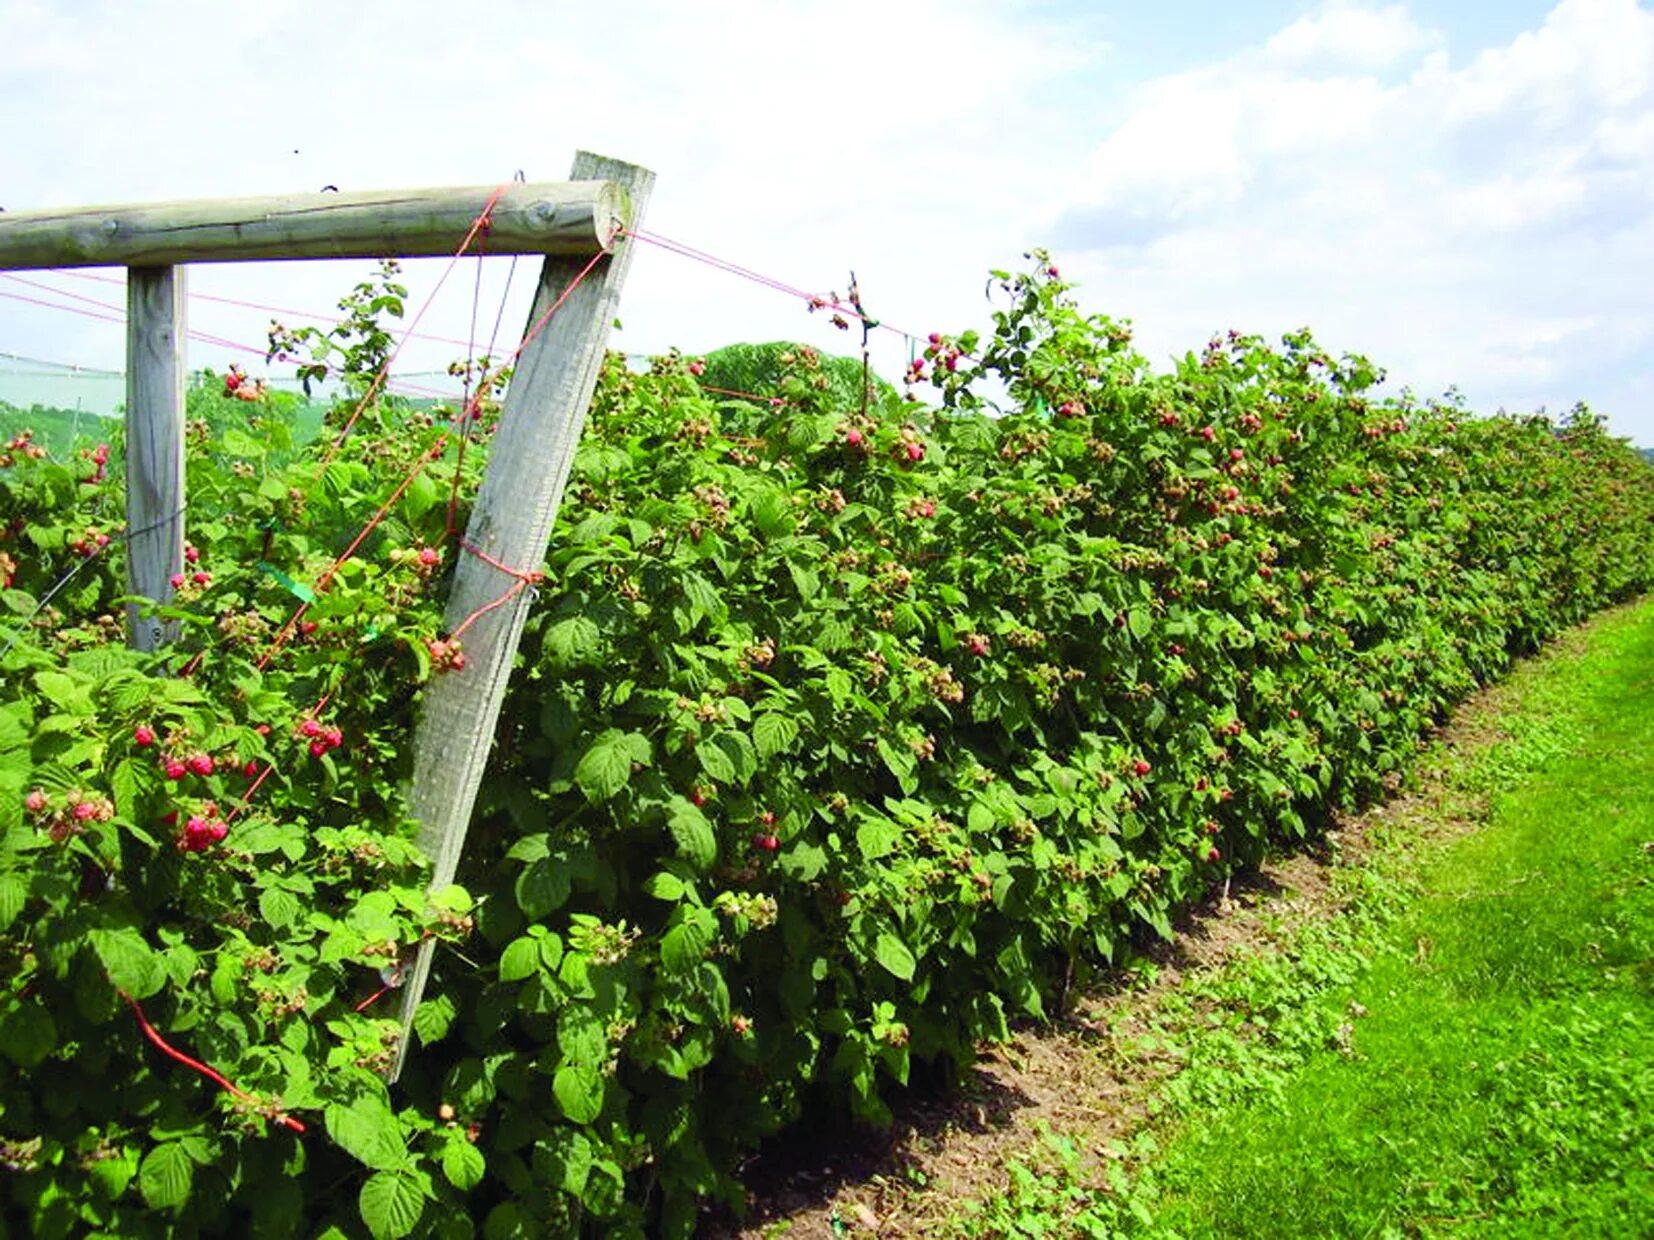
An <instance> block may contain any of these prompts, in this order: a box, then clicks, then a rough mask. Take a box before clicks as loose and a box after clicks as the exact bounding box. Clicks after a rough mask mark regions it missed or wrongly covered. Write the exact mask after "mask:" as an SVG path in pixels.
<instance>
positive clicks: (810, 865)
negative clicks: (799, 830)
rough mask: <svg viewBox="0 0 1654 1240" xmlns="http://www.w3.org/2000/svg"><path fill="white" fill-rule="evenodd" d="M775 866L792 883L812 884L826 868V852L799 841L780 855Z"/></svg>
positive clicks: (818, 847)
mask: <svg viewBox="0 0 1654 1240" xmlns="http://www.w3.org/2000/svg"><path fill="white" fill-rule="evenodd" d="M777 866H778V868H779V869H780V870H781V872H782V873H783V874H785V875H786V876H787V877H788V878H790V879H792V880H793V881H794V882H799V883H813V882H814V881H815V880H816V879H817V878H819V877H820V876H821V873H822V871H824V870H825V869H826V868H827V850H826V849H824V848H822V847H821V846H820V845H819V844H810V843H806V842H805V841H803V840H800V841H799V842H798V843H796V844H793V845H792V846H791V847H789V848H788V849H787V851H786V852H784V853H782V854H781V859H780V861H779V862H777Z"/></svg>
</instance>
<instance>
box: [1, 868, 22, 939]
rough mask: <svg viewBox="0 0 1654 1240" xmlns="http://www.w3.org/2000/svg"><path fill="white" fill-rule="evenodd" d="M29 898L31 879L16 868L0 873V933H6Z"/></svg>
mask: <svg viewBox="0 0 1654 1240" xmlns="http://www.w3.org/2000/svg"><path fill="white" fill-rule="evenodd" d="M28 900H29V880H28V879H26V878H24V877H23V875H21V874H19V873H18V872H17V871H16V870H6V871H5V872H3V873H0V934H3V933H5V931H6V930H8V929H9V928H10V927H11V924H12V922H14V921H16V920H17V915H18V914H19V913H21V912H22V911H23V906H24V905H25V904H27V903H28Z"/></svg>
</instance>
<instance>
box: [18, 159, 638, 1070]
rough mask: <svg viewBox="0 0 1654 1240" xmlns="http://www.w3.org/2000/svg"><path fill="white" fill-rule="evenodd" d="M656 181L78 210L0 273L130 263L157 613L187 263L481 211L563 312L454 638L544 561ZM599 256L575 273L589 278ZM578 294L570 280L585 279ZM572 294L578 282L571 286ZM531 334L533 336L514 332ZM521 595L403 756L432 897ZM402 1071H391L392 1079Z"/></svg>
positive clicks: (179, 526) (148, 635) (175, 524)
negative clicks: (630, 238)
mask: <svg viewBox="0 0 1654 1240" xmlns="http://www.w3.org/2000/svg"><path fill="white" fill-rule="evenodd" d="M654 179H655V178H654V174H653V173H651V172H649V171H647V170H645V169H643V168H639V167H637V166H635V165H632V164H627V163H622V162H620V161H618V160H612V159H606V158H604V157H602V156H599V155H593V154H591V153H589V152H585V151H582V152H579V153H578V154H577V155H576V156H575V159H574V167H573V170H572V171H571V172H570V174H569V180H568V181H566V182H552V183H542V184H530V185H521V184H516V185H511V186H508V187H506V188H505V189H504V190H501V191H496V190H493V189H491V188H488V187H481V188H470V189H428V190H408V191H400V192H374V193H355V194H309V195H298V196H289V197H281V198H234V199H217V200H211V201H205V202H190V203H162V204H155V205H149V206H125V207H85V208H77V209H75V210H70V211H33V212H21V213H15V214H14V213H6V214H3V215H0V271H6V270H28V269H39V268H50V267H86V266H120V265H124V266H126V267H127V278H128V285H127V288H128V292H127V307H128V308H127V404H126V430H127V453H126V470H127V530H128V531H129V538H128V543H127V565H128V581H129V584H130V586H131V590H132V593H134V594H137V595H141V596H143V597H145V598H151V599H156V600H159V601H163V602H164V601H166V600H168V599H170V598H171V597H172V585H171V579H172V576H173V574H175V573H178V572H181V571H182V570H183V566H184V507H185V495H184V342H185V340H186V338H187V335H188V332H187V327H186V322H187V320H186V311H185V300H186V297H185V289H186V284H185V279H186V273H185V271H184V269H183V267H182V266H181V265H182V264H189V263H206V262H245V261H249V260H255V261H257V260H272V261H273V260H285V259H317V258H409V257H421V256H448V255H451V254H452V253H453V251H454V248H455V246H456V245H457V243H458V241H459V239H460V238H462V237H464V236H465V234H466V233H467V232H468V231H469V230H470V228H471V225H472V223H473V222H474V221H475V220H476V219H477V217H478V216H479V215H481V214H482V212H483V209H484V208H485V206H487V205H488V203H489V201H490V199H493V205H492V208H491V209H490V211H489V227H488V229H487V230H486V231H483V232H481V233H479V234H478V236H477V237H476V238H475V239H474V244H473V246H472V247H471V249H470V250H469V251H468V252H470V253H481V254H542V255H544V256H545V263H544V266H543V267H542V269H541V273H540V283H539V288H538V290H537V292H536V294H535V298H534V307H533V310H532V311H531V312H530V316H529V324H530V325H531V326H532V325H533V324H535V323H537V322H539V320H540V318H541V317H542V316H543V315H545V314H546V313H547V312H548V311H549V310H550V308H551V307H552V305H553V304H554V303H555V302H556V301H557V300H558V299H559V298H565V300H564V301H563V303H562V305H561V306H560V307H559V308H558V310H557V315H556V319H555V321H554V322H553V323H552V325H551V326H550V327H549V328H548V329H547V330H545V331H542V332H539V333H537V334H535V335H534V336H532V337H529V338H526V343H525V345H524V347H523V349H522V351H521V353H520V354H519V355H518V357H517V360H516V366H515V374H514V377H513V380H512V383H511V386H510V387H509V388H508V389H507V391H506V397H505V407H504V410H503V412H502V415H501V419H500V425H499V429H498V431H497V434H496V439H495V443H494V449H493V452H492V454H491V456H490V459H489V463H488V469H487V472H486V474H485V476H484V478H483V482H482V487H481V489H480V491H479V492H478V495H477V499H476V503H475V505H474V506H473V509H472V513H471V520H470V524H469V526H468V527H467V529H466V533H465V541H466V543H467V544H468V545H469V546H470V547H472V548H474V549H476V550H477V551H480V552H482V553H483V554H482V555H465V556H461V557H460V558H459V561H458V565H457V567H456V570H455V576H454V582H453V588H452V592H451V593H450V595H449V599H448V604H447V612H446V622H447V624H448V626H449V627H450V628H452V627H454V626H455V625H457V624H458V623H460V621H461V620H463V619H464V618H465V617H467V616H470V615H472V613H474V612H475V611H476V609H477V608H479V607H481V606H482V605H483V604H485V603H487V602H489V601H491V600H495V599H499V598H500V597H501V596H502V595H503V594H505V593H506V591H507V590H509V589H510V587H511V585H512V584H513V579H512V578H511V575H510V574H509V573H508V572H505V571H503V570H502V569H501V568H500V567H498V566H499V565H507V566H512V567H515V568H518V569H520V570H522V571H524V572H527V571H529V570H532V569H535V568H537V567H538V566H539V564H540V562H541V560H542V559H543V557H544V555H545V548H546V543H547V542H548V541H549V540H550V537H551V530H552V526H553V524H554V523H555V521H556V519H557V509H558V506H559V505H560V504H561V502H562V496H563V489H564V486H565V484H566V483H567V480H568V475H569V468H570V466H571V465H572V464H573V460H574V452H575V448H576V447H577V446H578V444H579V441H580V432H581V429H582V427H583V426H584V424H585V417H586V409H587V406H588V405H589V404H590V403H591V397H592V392H593V390H594V388H595V387H596V384H597V376H598V372H599V370H600V368H601V366H602V361H603V352H604V346H605V342H606V341H607V339H608V333H609V327H610V324H611V323H612V322H613V321H614V318H615V310H616V308H617V307H618V304H619V299H620V290H621V287H622V285H623V284H624V282H625V278H626V274H627V272H628V270H629V269H630V267H631V257H632V247H630V246H627V245H624V244H619V239H620V237H621V234H622V232H623V230H625V229H628V228H636V227H638V226H639V224H640V223H641V222H642V218H643V213H644V209H645V207H646V205H647V203H648V199H649V195H650V192H651V190H652V188H653V186H654ZM604 253H607V254H608V257H607V258H606V259H604V260H601V261H598V262H597V263H596V265H595V266H593V267H592V268H591V270H590V272H589V273H588V274H586V276H585V278H584V279H579V277H580V275H581V273H582V272H585V271H586V269H587V267H588V266H591V264H592V262H593V260H594V259H596V258H597V256H599V255H601V254H604ZM577 280H578V281H579V282H578V284H577V285H576V281H577ZM571 286H574V287H572V289H571ZM525 337H527V333H526V332H525ZM529 601H530V592H529V591H527V590H518V591H517V592H516V593H515V594H513V595H512V597H511V598H510V599H509V600H507V602H506V603H505V604H504V605H502V606H499V607H496V608H494V609H492V610H490V611H488V612H486V613H485V614H483V615H481V616H478V617H477V618H476V619H475V621H474V622H473V623H472V625H471V627H470V628H469V629H468V630H467V631H466V635H465V652H466V666H465V669H464V670H463V671H462V672H457V673H456V672H449V673H447V674H445V675H443V676H441V677H438V678H437V679H436V680H434V681H433V682H432V683H431V684H430V685H429V686H428V687H427V690H426V693H425V698H424V704H423V710H422V712H421V717H420V722H419V729H418V733H417V736H416V738H415V742H414V780H413V788H412V793H411V808H412V811H413V814H414V816H415V818H417V819H418V821H419V823H420V830H419V843H420V845H421V847H422V848H423V849H424V850H425V851H426V853H427V854H429V855H430V856H431V858H432V859H433V862H434V871H433V874H432V880H431V889H432V890H433V891H436V890H439V889H441V888H443V887H446V886H448V885H449V884H450V883H452V882H453V881H454V876H455V873H456V872H457V869H458V865H459V858H460V852H461V850H462V848H463V845H464V840H465V833H466V829H467V827H468V825H469V823H470V818H471V811H472V808H473V806H474V804H475V802H476V795H477V789H478V788H479V787H480V785H481V783H482V777H483V772H484V770H485V769H486V766H487V761H488V754H489V750H490V749H491V748H492V746H493V740H494V729H495V724H496V722H497V721H498V718H499V712H500V705H501V703H502V701H503V699H504V697H505V691H506V687H507V683H508V681H509V679H510V675H511V665H512V661H513V660H514V658H515V657H516V653H517V644H518V642H519V640H520V639H521V636H522V630H523V623H524V621H525V619H526V618H527V614H528V607H529ZM128 631H129V640H130V642H131V644H132V645H133V646H135V647H137V648H139V649H143V650H153V649H156V648H157V647H159V646H160V645H162V644H163V643H165V642H167V641H169V640H171V638H172V637H173V636H175V634H174V633H172V632H169V631H168V626H164V625H162V624H160V623H158V622H156V621H155V620H154V619H153V618H144V617H142V616H140V614H139V612H138V610H137V608H136V607H134V608H133V609H132V611H131V614H130V617H129V630H128ZM432 948H433V944H432V943H431V942H429V941H427V942H426V943H425V944H424V945H423V946H422V947H421V949H420V951H419V954H418V956H417V958H416V959H415V961H414V962H413V964H412V968H411V973H410V975H409V977H408V979H407V983H406V985H405V986H404V988H403V1004H402V1023H403V1037H402V1043H401V1047H400V1051H399V1058H398V1060H397V1064H396V1069H395V1070H396V1071H397V1072H399V1071H400V1070H401V1058H400V1055H402V1054H405V1053H406V1050H407V1043H408V1032H409V1028H410V1026H411V1023H412V1019H413V1012H414V1009H415V1008H417V1007H418V1005H419V1001H420V998H421V996H422V995H423V992H424V987H425V983H426V980H427V978H428V976H429V972H430V966H431V956H432ZM393 1075H394V1074H393Z"/></svg>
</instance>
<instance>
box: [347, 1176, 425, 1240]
mask: <svg viewBox="0 0 1654 1240" xmlns="http://www.w3.org/2000/svg"><path fill="white" fill-rule="evenodd" d="M356 1204H357V1206H358V1208H359V1209H360V1210H361V1212H362V1221H363V1222H364V1223H366V1224H367V1228H368V1231H369V1233H370V1234H372V1236H373V1240H402V1237H403V1236H406V1235H408V1234H409V1233H411V1232H412V1231H413V1229H414V1228H415V1227H417V1226H419V1219H420V1216H421V1215H423V1214H424V1213H425V1194H424V1193H423V1192H422V1191H421V1190H420V1186H419V1179H418V1177H417V1176H415V1175H414V1173H412V1172H410V1171H380V1172H378V1173H377V1174H375V1175H371V1176H369V1177H368V1181H367V1183H366V1184H364V1185H362V1191H361V1193H360V1194H358V1196H357V1198H356Z"/></svg>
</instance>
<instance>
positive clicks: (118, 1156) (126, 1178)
mask: <svg viewBox="0 0 1654 1240" xmlns="http://www.w3.org/2000/svg"><path fill="white" fill-rule="evenodd" d="M109 1153H110V1156H109V1157H108V1158H96V1159H93V1161H92V1165H91V1166H90V1167H88V1168H87V1169H86V1174H87V1176H88V1178H90V1179H91V1181H92V1184H93V1186H94V1187H95V1188H96V1190H97V1193H98V1196H99V1197H101V1198H102V1199H103V1200H104V1201H113V1200H115V1198H117V1197H119V1196H120V1195H121V1194H122V1193H124V1192H125V1191H126V1186H127V1185H128V1184H130V1183H132V1177H133V1176H135V1175H137V1174H138V1155H137V1152H136V1151H134V1150H130V1149H120V1150H111V1151H110V1152H109Z"/></svg>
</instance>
